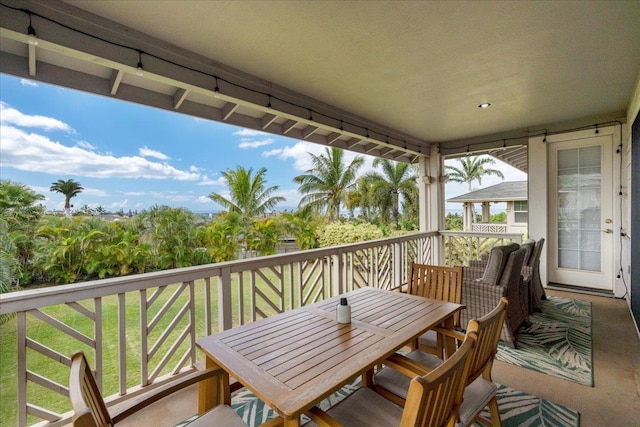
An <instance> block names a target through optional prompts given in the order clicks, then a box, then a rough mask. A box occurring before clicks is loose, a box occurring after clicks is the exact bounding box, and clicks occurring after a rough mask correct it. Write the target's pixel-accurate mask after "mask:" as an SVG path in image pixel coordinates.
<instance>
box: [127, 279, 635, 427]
mask: <svg viewBox="0 0 640 427" xmlns="http://www.w3.org/2000/svg"><path fill="white" fill-rule="evenodd" d="M548 294H549V295H554V296H562V297H568V298H576V299H582V300H588V301H591V302H592V316H593V369H594V382H595V386H594V387H587V386H583V385H579V384H576V383H573V382H570V381H566V380H562V379H558V378H555V377H552V376H549V375H544V374H541V373H537V372H534V371H531V370H529V369H523V368H519V367H515V366H513V365H509V364H507V363H503V362H496V363H495V364H494V367H493V379H494V381H495V382H497V383H501V384H504V385H508V386H509V387H512V388H515V389H518V390H522V391H524V392H526V393H529V394H532V395H535V396H539V397H542V398H545V399H548V400H551V401H552V402H555V403H559V404H562V405H565V406H568V407H570V408H572V409H574V410H577V411H578V412H580V425H581V426H582V427H590V426H639V425H640V418H639V415H638V414H640V339H639V338H638V335H637V332H636V330H635V327H634V325H633V321H632V319H631V315H630V313H629V309H628V308H627V303H626V301H623V300H617V299H613V298H606V297H599V296H592V295H584V294H575V293H568V292H560V291H548ZM196 411H197V389H196V387H192V388H189V389H185V390H184V391H182V392H180V393H177V394H175V395H174V396H172V397H169V398H167V399H165V400H163V401H161V402H158V403H156V404H154V405H152V406H150V407H149V408H147V409H146V410H145V411H143V412H141V413H139V414H136V415H135V416H132V417H130V418H129V419H127V420H125V421H123V422H122V423H120V424H118V425H119V426H132V427H133V426H140V425H148V426H158V427H160V426H170V425H173V424H174V423H177V422H179V421H181V420H183V419H185V418H187V417H189V416H190V415H192V414H194V413H195V412H196Z"/></svg>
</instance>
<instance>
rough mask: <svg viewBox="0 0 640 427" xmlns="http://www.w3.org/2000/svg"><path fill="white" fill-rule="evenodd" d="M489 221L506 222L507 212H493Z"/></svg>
mask: <svg viewBox="0 0 640 427" xmlns="http://www.w3.org/2000/svg"><path fill="white" fill-rule="evenodd" d="M489 221H490V222H497V223H503V224H505V223H506V222H507V213H506V212H498V213H497V214H492V215H491V218H490V220H489Z"/></svg>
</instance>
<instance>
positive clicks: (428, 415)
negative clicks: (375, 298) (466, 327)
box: [305, 332, 477, 427]
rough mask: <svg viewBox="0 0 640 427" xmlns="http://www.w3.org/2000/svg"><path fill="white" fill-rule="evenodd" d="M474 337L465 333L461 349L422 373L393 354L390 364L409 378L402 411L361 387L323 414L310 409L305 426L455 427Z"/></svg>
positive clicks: (423, 369)
mask: <svg viewBox="0 0 640 427" xmlns="http://www.w3.org/2000/svg"><path fill="white" fill-rule="evenodd" d="M476 338H477V335H476V334H475V332H471V333H470V334H468V336H467V337H466V339H465V340H464V342H463V344H462V346H461V347H460V348H459V349H458V350H456V352H455V353H454V354H453V355H452V356H451V357H450V358H448V359H447V360H446V361H445V362H444V363H441V364H440V365H439V366H438V367H436V368H435V369H433V370H426V369H425V368H424V367H423V366H420V365H418V364H416V363H415V362H413V361H412V360H410V359H406V358H404V357H403V356H401V355H399V354H394V355H393V356H392V358H393V360H394V362H393V363H394V365H395V366H399V367H400V369H403V372H405V373H406V374H407V375H409V376H410V377H411V378H413V379H411V380H410V379H408V380H407V386H408V390H407V393H406V396H407V398H406V403H404V408H402V407H400V406H398V405H395V404H394V403H392V402H391V401H389V400H387V399H385V398H384V397H382V396H381V395H380V394H378V393H376V392H375V391H373V390H372V389H370V388H367V387H363V388H360V389H358V390H356V391H355V392H354V393H352V394H351V395H349V396H348V397H347V398H346V399H344V400H342V401H341V402H340V403H338V404H337V405H335V406H333V407H332V408H330V409H329V410H328V411H327V412H324V411H322V410H320V409H318V408H317V407H313V408H312V409H311V410H310V411H309V412H308V413H307V415H309V417H310V418H311V421H310V422H309V423H307V424H305V426H307V427H311V426H345V427H390V426H400V427H442V426H450V427H453V426H455V424H456V420H457V419H458V417H459V416H458V413H459V409H460V404H461V401H462V393H463V392H464V389H465V383H466V378H468V376H469V369H470V366H471V355H472V351H473V349H474V345H475V343H476ZM418 351H419V350H418ZM433 357H435V356H433ZM385 363H386V362H385ZM389 363H392V362H391V361H390V362H389Z"/></svg>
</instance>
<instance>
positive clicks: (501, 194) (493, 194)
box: [447, 181, 527, 203]
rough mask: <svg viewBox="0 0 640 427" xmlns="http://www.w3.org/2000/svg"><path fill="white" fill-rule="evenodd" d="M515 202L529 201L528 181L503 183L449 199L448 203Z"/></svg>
mask: <svg viewBox="0 0 640 427" xmlns="http://www.w3.org/2000/svg"><path fill="white" fill-rule="evenodd" d="M514 200H527V181H510V182H501V183H500V184H496V185H492V186H491V187H487V188H481V189H480V190H475V191H472V192H470V193H466V194H461V195H459V196H456V197H452V198H450V199H447V202H456V203H465V202H471V203H479V202H510V201H514Z"/></svg>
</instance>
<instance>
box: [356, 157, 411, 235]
mask: <svg viewBox="0 0 640 427" xmlns="http://www.w3.org/2000/svg"><path fill="white" fill-rule="evenodd" d="M373 166H374V167H382V173H380V172H377V171H375V172H370V173H368V174H367V175H365V177H364V179H365V180H366V181H369V182H370V187H369V195H368V197H369V205H372V204H373V205H374V206H375V207H376V208H377V210H378V213H379V215H380V218H381V220H382V221H383V222H385V223H388V222H390V221H392V222H393V223H394V224H395V227H396V228H400V204H401V201H403V202H404V205H405V208H406V209H407V210H408V211H412V212H414V213H416V212H417V199H418V197H417V196H418V187H417V186H416V181H415V179H416V175H415V169H414V168H413V167H411V165H409V164H407V163H400V162H394V161H392V160H388V159H382V158H376V159H375V160H374V161H373ZM412 205H415V206H416V207H415V208H413V209H412Z"/></svg>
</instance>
